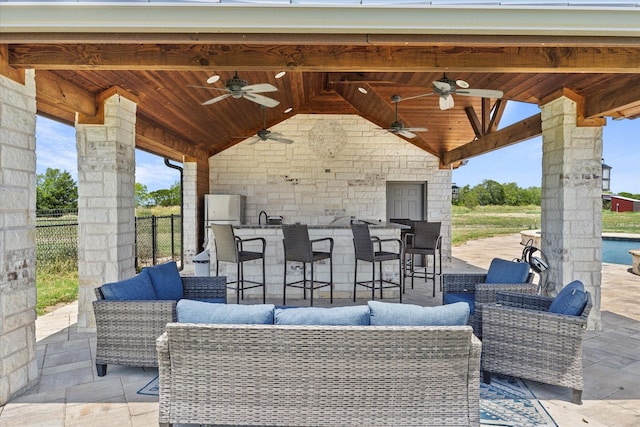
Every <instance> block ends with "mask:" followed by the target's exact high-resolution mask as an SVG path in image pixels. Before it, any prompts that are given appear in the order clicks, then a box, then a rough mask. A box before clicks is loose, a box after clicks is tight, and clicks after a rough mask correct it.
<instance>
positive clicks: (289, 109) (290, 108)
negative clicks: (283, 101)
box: [284, 107, 293, 113]
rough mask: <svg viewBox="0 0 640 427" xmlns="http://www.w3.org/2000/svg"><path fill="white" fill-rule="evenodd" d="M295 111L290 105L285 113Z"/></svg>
mask: <svg viewBox="0 0 640 427" xmlns="http://www.w3.org/2000/svg"><path fill="white" fill-rule="evenodd" d="M292 111H293V107H289V108H287V109H286V110H284V112H285V113H290V112H292Z"/></svg>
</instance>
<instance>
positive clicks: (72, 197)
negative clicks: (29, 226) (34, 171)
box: [36, 168, 78, 210]
mask: <svg viewBox="0 0 640 427" xmlns="http://www.w3.org/2000/svg"><path fill="white" fill-rule="evenodd" d="M36 209H37V210H45V209H78V186H77V185H76V182H75V181H74V180H73V178H72V177H71V174H70V173H69V172H67V171H63V172H60V169H51V168H47V170H46V171H45V173H44V174H38V176H37V182H36Z"/></svg>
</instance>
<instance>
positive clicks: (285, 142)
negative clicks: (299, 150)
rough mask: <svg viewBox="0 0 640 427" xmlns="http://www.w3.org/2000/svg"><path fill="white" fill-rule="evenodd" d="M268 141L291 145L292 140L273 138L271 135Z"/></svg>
mask: <svg viewBox="0 0 640 427" xmlns="http://www.w3.org/2000/svg"><path fill="white" fill-rule="evenodd" d="M269 139H272V140H274V141H278V142H282V143H283V144H293V140H292V139H287V138H281V137H279V136H278V137H274V136H273V134H271V136H270V137H269Z"/></svg>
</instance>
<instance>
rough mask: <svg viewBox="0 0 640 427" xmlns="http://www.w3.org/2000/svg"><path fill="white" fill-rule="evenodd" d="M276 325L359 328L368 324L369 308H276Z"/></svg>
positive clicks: (363, 306)
mask: <svg viewBox="0 0 640 427" xmlns="http://www.w3.org/2000/svg"><path fill="white" fill-rule="evenodd" d="M274 320H275V324H276V325H330V326H336V325H343V326H360V325H368V324H369V307H367V306H366V305H358V306H352V307H331V308H320V307H297V308H276V310H275V319H274Z"/></svg>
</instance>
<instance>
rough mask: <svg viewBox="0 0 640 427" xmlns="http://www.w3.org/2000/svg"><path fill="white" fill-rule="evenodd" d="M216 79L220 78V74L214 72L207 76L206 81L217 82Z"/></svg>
mask: <svg viewBox="0 0 640 427" xmlns="http://www.w3.org/2000/svg"><path fill="white" fill-rule="evenodd" d="M218 80H220V76H219V75H217V74H214V75H213V76H211V77H209V78H208V79H207V83H209V84H212V83H215V82H217V81H218Z"/></svg>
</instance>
